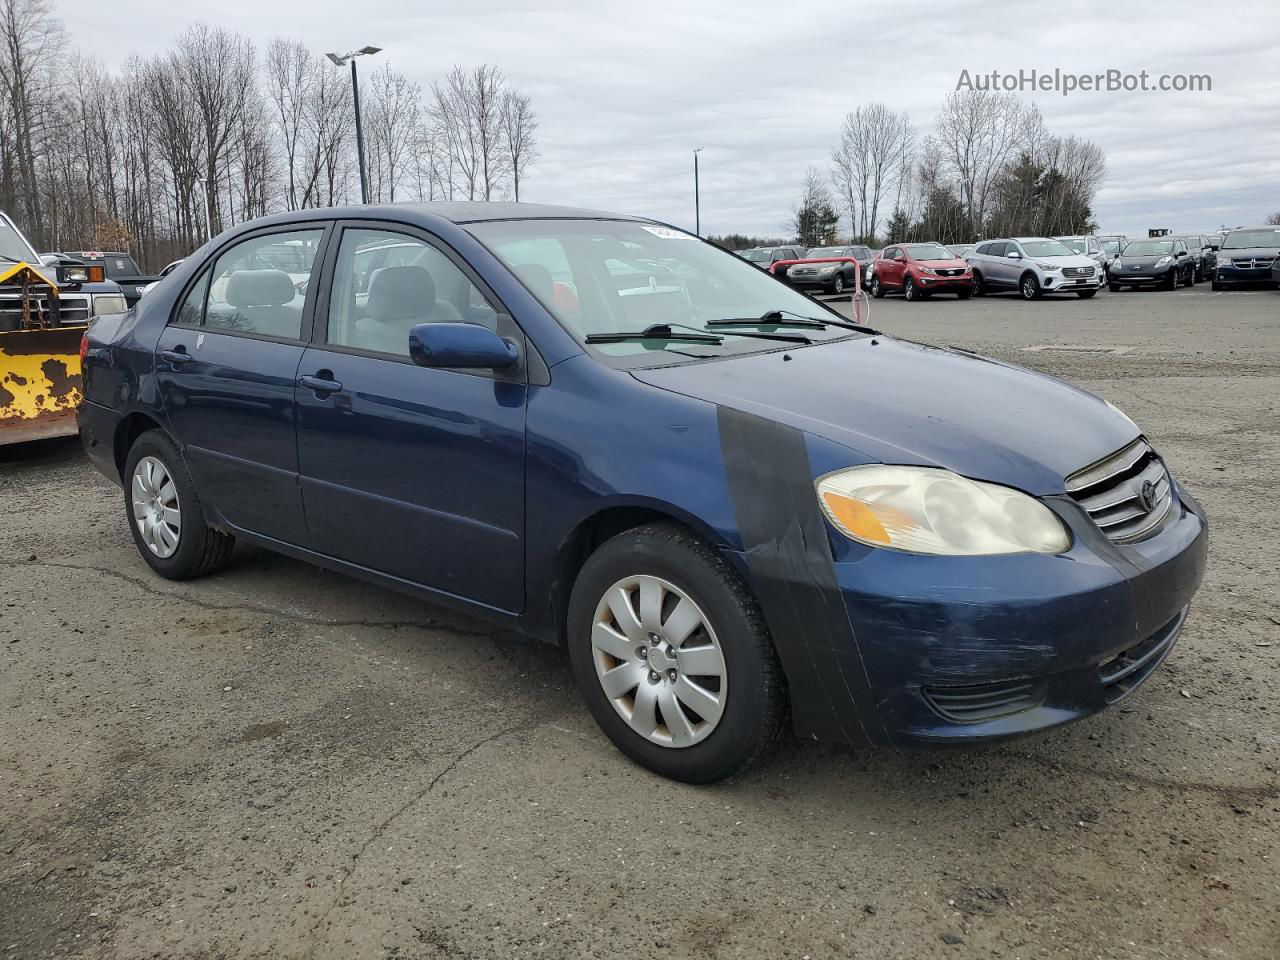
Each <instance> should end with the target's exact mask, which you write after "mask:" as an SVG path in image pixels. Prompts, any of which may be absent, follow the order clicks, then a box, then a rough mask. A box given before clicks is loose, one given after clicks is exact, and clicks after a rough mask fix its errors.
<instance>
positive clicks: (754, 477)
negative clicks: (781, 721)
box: [717, 407, 886, 743]
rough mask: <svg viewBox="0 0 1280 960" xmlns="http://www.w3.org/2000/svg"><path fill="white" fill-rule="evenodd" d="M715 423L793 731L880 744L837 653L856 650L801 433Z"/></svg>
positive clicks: (862, 684) (879, 728) (741, 421)
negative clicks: (787, 695) (780, 671)
mask: <svg viewBox="0 0 1280 960" xmlns="http://www.w3.org/2000/svg"><path fill="white" fill-rule="evenodd" d="M717 418H718V421H719V426H720V450H721V454H722V456H723V457H724V462H725V469H726V471H727V473H728V479H729V492H730V496H731V497H732V498H733V508H734V513H735V515H736V517H737V521H738V530H739V532H740V534H741V535H742V542H743V546H744V548H745V550H746V554H747V567H748V572H749V575H750V580H751V585H752V587H753V589H754V590H755V594H756V599H757V600H759V601H760V606H761V608H762V609H763V611H764V615H765V620H766V621H767V622H768V624H769V631H770V633H771V634H772V635H773V642H774V646H775V648H776V649H777V651H778V657H779V659H781V661H782V665H783V667H784V668H785V669H786V671H787V680H788V683H789V685H790V688H791V704H792V716H793V718H794V722H795V727H796V732H797V733H798V734H799V735H800V736H803V737H816V738H818V739H823V740H838V741H843V742H845V743H859V742H864V743H865V742H884V741H885V739H886V735H885V731H884V729H883V725H882V724H881V722H880V718H879V713H878V712H877V710H876V705H875V701H874V698H873V696H872V694H871V684H870V682H869V680H868V679H867V675H866V671H865V669H860V670H858V671H856V675H852V674H846V672H845V670H844V668H843V665H842V663H841V659H840V657H839V655H838V654H837V649H838V648H853V649H854V650H856V649H857V640H856V638H855V637H854V636H853V626H852V624H851V623H850V622H849V615H848V612H847V611H846V609H845V606H844V598H843V597H842V596H841V594H840V587H839V584H838V583H837V582H836V574H835V567H834V564H833V561H832V559H831V549H830V545H829V544H828V543H827V533H826V525H825V522H824V521H823V519H822V514H821V512H820V510H819V507H818V499H817V494H816V493H815V492H814V488H813V474H812V471H811V468H810V465H809V454H808V451H807V450H806V449H805V441H804V434H803V433H802V432H801V431H799V430H797V429H795V428H794V427H788V426H785V425H783V424H779V423H775V422H774V421H772V420H766V419H764V418H763V417H758V416H755V415H754V414H750V413H743V412H741V411H738V410H732V409H730V408H727V407H719V408H718V409H717ZM859 662H861V657H860V655H859Z"/></svg>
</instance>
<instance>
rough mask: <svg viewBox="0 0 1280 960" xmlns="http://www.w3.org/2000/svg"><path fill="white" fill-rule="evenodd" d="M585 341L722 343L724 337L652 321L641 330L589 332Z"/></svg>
mask: <svg viewBox="0 0 1280 960" xmlns="http://www.w3.org/2000/svg"><path fill="white" fill-rule="evenodd" d="M585 339H586V342H587V343H625V342H627V341H628V340H674V341H679V342H681V343H717V344H718V343H724V337H721V336H718V335H717V334H714V333H697V332H696V331H695V332H691V333H685V332H684V331H678V330H672V329H671V324H669V323H654V324H650V325H649V326H647V327H645V328H644V329H643V330H619V331H617V332H615V333H589V334H587V336H586V338H585Z"/></svg>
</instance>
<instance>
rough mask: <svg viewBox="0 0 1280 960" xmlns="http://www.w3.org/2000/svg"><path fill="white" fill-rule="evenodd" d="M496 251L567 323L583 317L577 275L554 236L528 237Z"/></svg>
mask: <svg viewBox="0 0 1280 960" xmlns="http://www.w3.org/2000/svg"><path fill="white" fill-rule="evenodd" d="M494 250H495V252H496V253H497V254H498V256H499V257H501V258H502V259H503V260H505V261H506V262H507V263H508V264H510V265H511V272H512V273H514V274H515V275H516V276H517V277H519V278H520V280H521V282H522V283H524V285H525V286H526V287H528V288H529V289H530V290H531V291H533V295H534V296H535V297H537V298H538V299H539V300H541V301H542V302H543V303H544V304H546V305H547V306H548V307H550V308H551V309H553V310H555V311H556V313H558V314H559V315H560V316H562V317H564V319H565V320H566V321H568V322H569V323H570V324H576V322H577V321H579V320H581V319H582V300H581V298H580V297H579V295H578V278H577V277H575V276H574V272H573V267H572V266H571V265H570V263H569V255H568V254H567V253H566V251H565V249H564V246H563V245H562V244H561V242H560V241H559V240H557V239H556V238H554V237H529V238H522V239H518V240H509V241H506V242H503V243H500V244H498V245H497V246H496V247H495V248H494Z"/></svg>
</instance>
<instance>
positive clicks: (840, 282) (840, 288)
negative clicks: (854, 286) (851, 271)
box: [831, 273, 845, 293]
mask: <svg viewBox="0 0 1280 960" xmlns="http://www.w3.org/2000/svg"><path fill="white" fill-rule="evenodd" d="M844 291H845V285H844V277H843V276H842V275H841V274H838V273H837V274H836V278H835V280H834V281H833V282H832V284H831V292H832V293H844Z"/></svg>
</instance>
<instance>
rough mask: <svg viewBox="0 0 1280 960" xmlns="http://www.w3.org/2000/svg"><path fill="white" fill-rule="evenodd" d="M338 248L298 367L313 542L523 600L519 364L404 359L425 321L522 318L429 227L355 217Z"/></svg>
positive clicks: (475, 596)
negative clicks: (469, 365) (391, 226)
mask: <svg viewBox="0 0 1280 960" xmlns="http://www.w3.org/2000/svg"><path fill="white" fill-rule="evenodd" d="M389 252H393V253H394V256H392V257H388V256H386V255H385V254H387V253H389ZM330 259H331V261H332V262H333V263H334V266H333V268H332V271H331V279H330V281H329V282H327V283H326V285H325V286H326V290H327V291H328V292H327V294H325V295H323V296H322V303H321V304H320V306H319V307H318V309H317V315H316V317H317V318H316V336H315V342H314V343H313V344H312V346H311V347H309V348H308V349H307V350H306V352H305V353H304V354H303V356H302V363H301V366H300V367H299V370H298V374H299V387H298V394H297V396H298V455H299V461H300V463H299V466H300V472H301V483H302V497H303V503H304V505H305V509H306V516H307V524H308V528H309V530H310V533H311V543H312V545H313V548H314V549H316V550H318V551H320V552H321V553H324V554H327V555H330V556H333V557H337V558H339V559H341V560H345V561H347V562H349V563H354V564H358V565H359V566H362V567H366V568H368V569H371V570H375V571H378V572H380V573H384V574H390V575H391V576H394V577H398V578H400V579H403V580H406V581H409V582H412V583H415V584H419V585H422V586H426V587H429V588H431V589H434V590H439V591H442V592H445V593H448V594H452V595H454V596H458V597H463V598H465V599H468V600H472V601H476V602H479V603H483V604H486V605H488V606H491V607H495V608H498V609H501V610H505V611H510V612H519V611H520V610H522V609H523V606H524V421H525V397H526V392H527V389H526V384H525V377H524V371H523V369H522V368H521V369H518V371H517V372H516V373H510V372H508V371H502V372H500V373H495V372H494V371H487V370H486V371H476V370H467V371H463V370H442V369H429V368H426V367H419V366H417V365H415V364H414V363H413V362H412V361H411V360H410V359H409V329H410V328H411V327H412V326H413V325H415V324H418V323H433V322H436V323H439V322H452V323H457V322H470V323H483V324H486V325H488V326H490V327H491V328H493V329H495V330H497V331H498V332H499V333H500V334H501V335H503V336H515V337H518V336H519V331H518V329H516V328H515V327H514V325H513V324H512V323H511V320H510V319H509V318H508V317H506V316H505V315H502V314H501V312H500V311H499V310H497V309H495V303H496V301H495V300H494V298H493V297H492V296H491V295H490V294H489V293H487V292H485V291H483V290H482V289H481V285H480V283H479V281H478V279H476V278H475V277H474V275H473V274H471V273H470V272H469V270H468V269H466V268H465V267H464V265H463V264H461V262H460V261H459V260H457V259H456V258H455V257H454V255H453V254H452V253H451V252H449V251H447V250H446V249H444V248H443V247H442V246H441V245H438V244H437V242H436V241H435V240H434V239H432V238H429V237H428V236H427V235H425V234H418V233H409V232H405V233H401V232H395V231H389V230H387V229H385V228H374V227H372V226H368V227H366V226H347V227H345V228H344V229H343V231H342V234H341V237H340V240H339V241H338V244H337V252H336V258H334V257H331V258H330ZM387 262H392V263H394V265H392V266H381V265H380V264H384V263H387Z"/></svg>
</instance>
